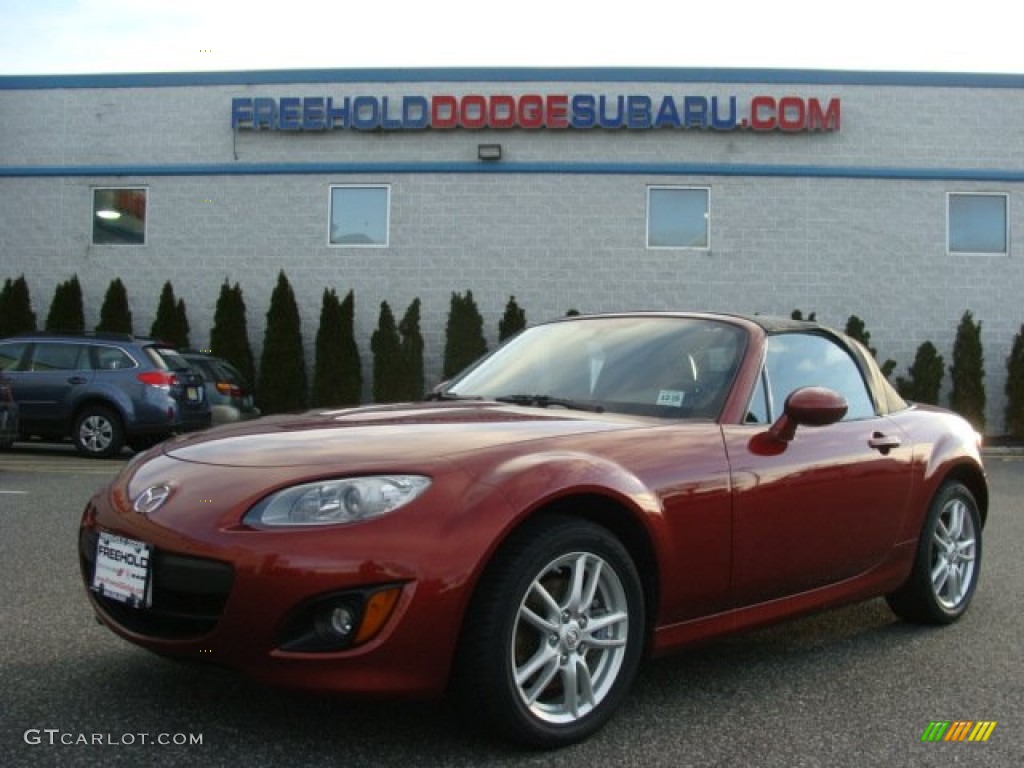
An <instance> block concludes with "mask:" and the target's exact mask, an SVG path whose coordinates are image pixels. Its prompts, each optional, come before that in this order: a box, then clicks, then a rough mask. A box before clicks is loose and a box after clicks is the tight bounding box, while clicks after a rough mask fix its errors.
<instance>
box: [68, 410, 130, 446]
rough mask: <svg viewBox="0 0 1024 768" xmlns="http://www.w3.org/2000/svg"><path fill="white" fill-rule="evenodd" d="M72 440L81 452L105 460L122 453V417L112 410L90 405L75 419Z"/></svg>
mask: <svg viewBox="0 0 1024 768" xmlns="http://www.w3.org/2000/svg"><path fill="white" fill-rule="evenodd" d="M71 439H72V440H73V441H74V443H75V448H77V449H78V450H79V452H81V453H84V454H85V455H86V456H91V457H93V458H97V459H105V458H107V457H109V456H114V455H115V454H118V453H120V451H121V449H122V448H123V447H124V427H123V426H122V425H121V419H120V417H119V416H118V415H117V414H116V413H115V412H114V411H112V410H111V409H110V408H107V407H106V406H102V405H89V406H86V407H85V408H84V409H82V411H81V413H79V414H78V418H76V419H75V426H74V431H73V432H72V434H71Z"/></svg>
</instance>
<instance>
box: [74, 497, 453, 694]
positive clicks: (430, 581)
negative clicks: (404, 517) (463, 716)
mask: <svg viewBox="0 0 1024 768" xmlns="http://www.w3.org/2000/svg"><path fill="white" fill-rule="evenodd" d="M117 495H118V494H117V493H115V492H101V493H100V494H98V495H97V496H96V497H94V498H93V500H92V501H90V503H89V504H88V506H87V507H86V510H85V512H84V515H83V519H82V526H81V528H80V533H79V540H78V554H79V561H80V565H81V573H82V578H83V582H84V586H85V587H86V590H87V594H88V598H89V600H90V602H91V604H92V606H93V608H94V610H95V612H96V615H97V617H98V618H99V619H100V621H101V622H102V623H103V624H105V625H106V626H107V627H109V628H110V629H111V630H113V631H114V632H115V633H117V634H118V635H120V636H121V637H123V638H125V639H126V640H128V641H130V642H132V643H134V644H137V645H140V646H142V647H145V648H147V649H149V650H151V651H153V652H156V653H159V654H161V655H164V656H173V657H178V658H184V659H191V660H195V661H203V662H212V663H217V664H221V665H223V666H227V667H232V668H235V669H238V670H240V671H241V672H243V673H245V674H247V675H249V676H250V677H252V678H254V679H257V680H260V681H263V682H267V683H271V684H274V685H281V686H287V687H298V688H307V689H314V690H324V691H332V692H339V693H352V694H363V695H368V694H370V695H372V694H381V695H388V696H398V695H402V696H416V697H422V696H435V695H439V694H440V693H442V692H443V690H444V688H445V686H446V684H447V679H448V670H449V668H450V665H451V661H452V657H453V654H454V647H455V644H456V642H457V637H458V627H459V624H460V613H461V610H462V597H461V596H460V593H459V592H458V591H456V590H452V589H450V588H447V587H446V584H445V582H446V581H447V580H446V579H445V578H443V577H441V578H438V577H439V576H440V574H436V575H435V574H432V573H430V566H429V565H428V564H423V563H421V562H419V560H418V559H417V558H414V557H411V556H410V551H409V549H410V547H411V546H412V545H413V544H414V545H415V551H417V552H423V551H424V547H423V539H422V538H419V537H414V538H412V539H410V538H409V537H408V536H398V537H397V538H396V534H395V532H394V531H391V532H387V533H385V534H383V535H381V536H378V535H376V534H373V533H372V532H371V531H370V530H369V529H370V526H362V528H363V529H364V530H362V531H356V530H354V529H355V528H357V527H358V526H352V529H353V530H349V531H345V532H343V535H340V536H339V535H337V534H338V529H336V530H335V531H334V532H326V533H325V532H324V531H322V530H317V531H293V532H282V533H278V532H272V531H256V530H245V529H243V528H242V527H241V526H236V527H235V528H234V529H233V530H226V531H222V532H217V533H215V534H214V535H211V536H210V537H209V538H208V540H206V541H203V540H201V539H199V538H188V537H186V536H183V535H182V533H181V532H180V530H173V531H172V530H169V529H167V528H162V527H161V526H159V525H157V524H156V523H154V521H153V520H151V519H149V518H146V517H145V516H143V515H140V514H137V513H134V512H131V511H122V510H120V509H118V507H119V506H120V505H118V504H116V503H114V502H112V499H116V497H117ZM176 501H177V502H178V503H183V500H182V499H180V498H179V499H177V500H176ZM394 517H398V515H395V516H394ZM384 522H386V521H385V520H381V521H378V523H384ZM387 522H391V521H387ZM399 522H401V521H399ZM413 527H415V526H413ZM100 531H107V532H111V533H115V534H117V535H119V536H124V537H127V538H130V539H134V540H137V541H141V542H144V543H146V544H149V545H150V546H151V548H152V553H151V557H150V562H151V569H152V570H151V576H150V579H151V585H152V588H151V595H152V597H151V604H150V606H149V607H146V608H135V607H131V606H129V605H128V604H126V603H121V602H119V601H117V600H115V599H112V598H110V597H105V596H102V595H99V594H97V593H96V592H95V591H93V589H91V586H92V583H93V572H94V566H95V560H96V542H97V538H98V535H99V532H100ZM421 535H422V536H430V535H431V534H430V533H428V532H427V531H421ZM391 540H395V541H398V542H399V544H398V545H397V547H398V548H399V549H401V548H405V549H406V551H405V552H404V553H403V552H399V551H396V548H394V547H392V548H391V549H390V551H386V550H387V549H388V547H387V546H386V545H385V546H381V544H380V543H381V542H382V541H383V542H387V541H391ZM285 550H287V551H285ZM374 550H377V551H378V552H379V556H377V557H373V558H370V557H366V556H353V555H352V554H351V553H358V552H362V553H366V552H372V551H374ZM380 585H390V586H393V587H395V588H396V589H397V590H398V597H397V600H396V601H395V603H394V605H393V607H392V609H391V611H390V614H389V615H388V617H387V619H386V620H385V621H384V622H383V624H382V626H381V627H380V629H379V631H378V632H377V633H376V634H375V635H374V636H372V637H370V638H369V639H367V640H365V641H364V642H361V643H360V644H358V645H354V646H352V647H348V648H345V649H341V650H329V651H321V650H314V651H307V650H299V651H296V650H287V649H286V647H287V648H294V647H295V646H294V644H292V643H289V640H290V639H292V638H294V636H295V634H296V630H295V627H296V624H297V623H301V622H302V621H304V620H306V619H305V618H304V617H309V616H311V615H312V613H311V612H310V611H311V609H310V606H314V607H315V606H316V605H318V604H320V603H321V602H322V601H323V600H325V599H326V598H328V597H331V596H338V595H349V594H355V593H360V594H363V593H366V592H367V591H372V590H373V589H376V588H378V587H380Z"/></svg>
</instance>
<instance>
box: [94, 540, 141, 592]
mask: <svg viewBox="0 0 1024 768" xmlns="http://www.w3.org/2000/svg"><path fill="white" fill-rule="evenodd" d="M149 556H150V547H149V545H148V544H144V543H142V542H141V541H134V540H133V539H126V538H124V537H123V536H115V535H114V534H112V533H103V532H101V533H100V535H99V540H98V541H97V543H96V570H95V573H94V574H93V579H92V588H93V591H95V592H97V593H99V594H100V595H102V596H103V597H109V598H111V599H112V600H117V601H119V602H122V603H127V604H128V605H131V606H132V607H134V608H143V607H149V604H150V600H151V595H150V591H149V574H150V569H149Z"/></svg>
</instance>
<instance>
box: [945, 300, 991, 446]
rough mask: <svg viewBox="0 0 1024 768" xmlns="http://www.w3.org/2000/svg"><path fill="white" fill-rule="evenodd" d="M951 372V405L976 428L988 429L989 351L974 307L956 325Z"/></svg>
mask: <svg viewBox="0 0 1024 768" xmlns="http://www.w3.org/2000/svg"><path fill="white" fill-rule="evenodd" d="M949 375H950V378H951V380H952V389H951V390H950V393H949V407H950V408H952V409H953V410H954V411H956V412H957V413H959V414H960V415H961V416H963V417H964V418H965V419H967V420H968V421H969V422H971V424H972V425H973V426H974V428H975V429H976V430H978V431H979V432H984V431H985V355H984V350H983V348H982V344H981V322H980V321H979V322H977V323H976V322H974V316H973V315H972V314H971V312H970V310H968V311H967V312H964V314H963V317H961V318H960V325H959V326H957V329H956V340H955V341H954V342H953V365H951V366H950V368H949Z"/></svg>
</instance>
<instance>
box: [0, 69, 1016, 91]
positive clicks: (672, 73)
mask: <svg viewBox="0 0 1024 768" xmlns="http://www.w3.org/2000/svg"><path fill="white" fill-rule="evenodd" d="M432 82H439V83H445V82H451V83H464V82H493V83H519V82H587V83H615V82H640V83H644V82H652V83H654V82H657V83H769V84H790V85H874V86H917V87H948V88H1024V75H1017V74H982V73H955V72H870V71H846V70H813V69H739V68H736V69H730V68H725V69H713V68H672V67H618V68H587V67H549V68H530V67H517V68H486V67H483V68H431V67H427V68H417V69H398V68H394V69H285V70H255V71H240V72H149V73H125V74H85V75H7V76H0V90H47V89H60V88H166V87H183V86H217V85H229V86H230V85H287V84H299V83H340V84H344V83H432Z"/></svg>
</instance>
